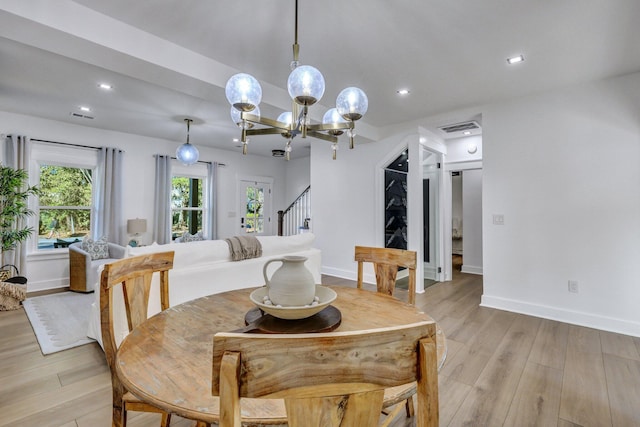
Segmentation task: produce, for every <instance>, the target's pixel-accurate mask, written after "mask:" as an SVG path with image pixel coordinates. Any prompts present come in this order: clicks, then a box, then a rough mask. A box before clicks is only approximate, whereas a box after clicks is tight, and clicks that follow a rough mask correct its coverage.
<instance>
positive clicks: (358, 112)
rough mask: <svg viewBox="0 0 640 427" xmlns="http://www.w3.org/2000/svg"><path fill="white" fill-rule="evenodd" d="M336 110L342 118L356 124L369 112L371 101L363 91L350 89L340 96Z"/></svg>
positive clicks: (344, 90)
mask: <svg viewBox="0 0 640 427" xmlns="http://www.w3.org/2000/svg"><path fill="white" fill-rule="evenodd" d="M336 108H337V109H338V113H340V115H341V116H342V117H344V118H345V119H347V120H351V121H353V122H355V121H356V120H359V119H360V118H362V116H364V114H365V113H366V112H367V109H368V108H369V99H368V98H367V95H366V94H365V93H364V91H363V90H362V89H359V88H357V87H348V88H346V89H343V90H342V92H340V93H339V94H338V98H337V99H336Z"/></svg>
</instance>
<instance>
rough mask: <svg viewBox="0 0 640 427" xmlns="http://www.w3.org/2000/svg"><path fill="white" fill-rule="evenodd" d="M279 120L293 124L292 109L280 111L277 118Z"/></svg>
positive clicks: (289, 124)
mask: <svg viewBox="0 0 640 427" xmlns="http://www.w3.org/2000/svg"><path fill="white" fill-rule="evenodd" d="M277 121H279V122H280V123H284V124H286V125H288V126H291V123H293V114H292V113H291V111H285V112H284V113H280V115H279V116H278V118H277Z"/></svg>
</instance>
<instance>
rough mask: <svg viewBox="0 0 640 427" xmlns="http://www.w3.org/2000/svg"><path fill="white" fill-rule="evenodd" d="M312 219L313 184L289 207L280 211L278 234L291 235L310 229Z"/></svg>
mask: <svg viewBox="0 0 640 427" xmlns="http://www.w3.org/2000/svg"><path fill="white" fill-rule="evenodd" d="M309 221H311V186H308V187H307V188H306V189H305V190H304V191H303V192H302V193H301V194H300V195H299V196H298V197H297V198H296V199H295V200H294V201H293V203H291V204H290V205H289V207H288V208H287V209H285V210H283V211H278V236H291V235H293V234H300V233H304V232H306V231H308V230H309Z"/></svg>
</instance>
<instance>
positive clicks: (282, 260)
mask: <svg viewBox="0 0 640 427" xmlns="http://www.w3.org/2000/svg"><path fill="white" fill-rule="evenodd" d="M275 261H280V262H284V258H275V259H270V260H269V261H267V262H266V263H265V264H264V267H262V275H263V276H264V285H265V286H266V287H267V288H268V287H269V278H268V277H267V267H268V266H269V264H271V263H272V262H275Z"/></svg>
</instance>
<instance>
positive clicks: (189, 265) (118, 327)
mask: <svg viewBox="0 0 640 427" xmlns="http://www.w3.org/2000/svg"><path fill="white" fill-rule="evenodd" d="M257 238H258V240H259V241H260V244H261V245H262V256H261V257H260V258H253V259H247V260H243V261H235V262H234V261H231V255H230V252H229V246H228V244H227V242H226V241H225V240H203V241H197V242H188V243H170V244H166V245H157V244H154V245H150V246H142V247H137V248H131V247H129V248H128V250H127V254H126V256H136V255H143V254H147V253H154V252H165V251H174V252H175V255H174V260H173V269H172V270H170V272H169V302H170V304H171V305H172V306H174V305H177V304H181V303H183V302H185V301H189V300H192V299H195V298H199V297H202V296H206V295H212V294H216V293H220V292H225V291H229V290H233V289H241V288H250V287H256V286H262V285H264V277H263V274H262V269H263V266H264V264H265V263H266V262H267V261H268V260H270V259H275V258H280V257H282V256H285V255H299V256H305V257H307V261H306V263H305V266H306V267H307V269H309V271H310V272H311V274H312V275H313V277H314V279H315V280H316V283H321V282H320V279H321V277H320V268H321V256H320V255H321V253H320V250H319V249H316V248H313V247H312V244H313V241H314V240H315V236H314V235H313V234H311V233H305V234H298V235H294V236H280V237H279V236H257ZM280 265H281V264H280V263H278V262H274V263H271V265H269V268H268V270H267V273H268V275H269V276H271V275H272V274H273V272H274V271H275V270H276V269H278V268H279V267H280ZM100 271H102V268H101V269H100ZM156 276H157V275H156ZM97 286H98V284H97V283H96V284H95V289H96V290H97ZM95 296H96V297H95V301H94V302H93V304H92V307H91V318H90V319H89V328H88V331H87V335H88V336H89V337H90V338H94V339H95V340H97V341H98V342H99V343H100V345H102V338H101V332H100V300H99V298H100V292H95ZM122 301H123V297H122V291H121V289H119V288H116V289H114V329H115V338H116V342H118V343H119V342H120V341H121V340H122V339H123V338H124V337H125V336H126V335H127V327H126V317H125V314H124V304H123V302H122ZM159 311H160V297H159V291H158V278H157V277H154V280H153V282H152V291H151V298H150V299H149V316H151V315H153V314H156V313H157V312H159Z"/></svg>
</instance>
